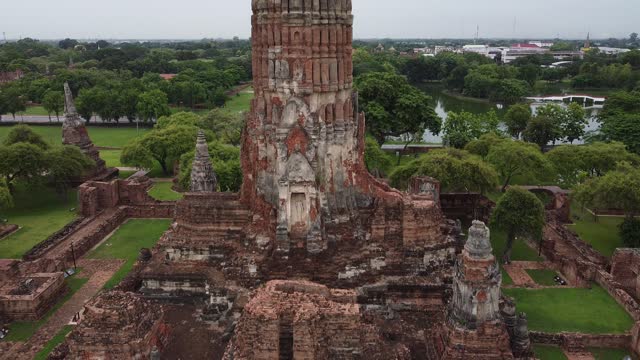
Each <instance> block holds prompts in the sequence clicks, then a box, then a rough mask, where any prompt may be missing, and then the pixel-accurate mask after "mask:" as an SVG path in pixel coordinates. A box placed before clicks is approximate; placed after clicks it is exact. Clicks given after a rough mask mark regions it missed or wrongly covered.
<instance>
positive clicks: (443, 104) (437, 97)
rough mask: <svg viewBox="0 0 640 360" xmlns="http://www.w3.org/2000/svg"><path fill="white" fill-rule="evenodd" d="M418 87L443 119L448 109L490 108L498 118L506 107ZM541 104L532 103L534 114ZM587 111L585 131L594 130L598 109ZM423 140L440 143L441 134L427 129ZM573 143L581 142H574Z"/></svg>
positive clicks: (437, 87)
mask: <svg viewBox="0 0 640 360" xmlns="http://www.w3.org/2000/svg"><path fill="white" fill-rule="evenodd" d="M419 88H420V89H421V90H422V91H423V92H424V93H425V94H427V95H429V96H430V97H431V99H432V104H431V105H432V106H433V107H434V109H435V111H436V114H438V116H439V117H440V118H441V119H442V120H443V121H447V113H448V112H450V111H454V112H461V111H466V112H469V113H472V114H483V113H486V112H488V111H491V110H495V112H496V114H498V117H499V118H502V117H503V116H504V114H505V113H506V109H505V108H504V107H503V106H502V105H501V104H495V103H491V102H488V101H483V100H475V99H465V98H460V97H456V96H452V95H449V94H447V93H446V91H445V88H444V87H443V86H442V85H439V84H435V85H432V84H426V85H421V86H419ZM563 92H564V91H563V90H562V89H559V88H555V87H554V88H549V89H548V90H547V91H545V92H544V93H543V94H541V95H551V94H560V93H563ZM542 105H543V104H540V103H532V104H531V110H532V111H533V113H534V114H535V112H536V109H537V108H538V107H540V106H542ZM559 105H561V106H566V105H565V104H559ZM585 110H586V112H587V119H588V120H589V124H588V125H587V129H586V130H587V132H589V131H596V130H598V129H599V128H600V124H599V123H598V122H597V120H596V117H597V115H598V111H599V110H600V109H597V108H587V109H585ZM423 140H424V141H425V142H427V143H442V136H441V134H440V135H434V134H432V133H430V132H428V131H427V133H425V135H424V137H423ZM575 143H581V141H579V142H574V144H575Z"/></svg>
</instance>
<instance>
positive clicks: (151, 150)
mask: <svg viewBox="0 0 640 360" xmlns="http://www.w3.org/2000/svg"><path fill="white" fill-rule="evenodd" d="M197 132H198V129H197V128H196V127H194V126H183V125H179V126H168V127H166V128H157V129H154V130H152V131H150V132H148V133H146V134H145V135H144V136H143V137H141V138H138V139H135V140H133V141H132V142H131V143H129V144H127V145H126V146H125V147H124V149H123V150H122V155H121V156H120V160H121V162H122V163H123V164H126V165H130V166H135V167H139V168H147V169H150V168H152V167H153V163H154V162H156V163H158V165H160V167H161V168H162V172H163V173H164V174H165V175H169V174H170V173H171V169H172V164H173V162H174V161H178V160H179V159H180V157H181V156H182V155H183V154H185V153H187V152H189V151H190V150H192V148H193V146H194V144H195V140H196V136H197Z"/></svg>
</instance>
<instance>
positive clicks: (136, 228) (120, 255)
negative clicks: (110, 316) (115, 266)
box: [87, 219, 171, 289]
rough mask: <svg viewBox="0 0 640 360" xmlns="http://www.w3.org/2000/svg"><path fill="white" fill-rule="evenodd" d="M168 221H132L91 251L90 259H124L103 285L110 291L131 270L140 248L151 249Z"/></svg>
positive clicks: (165, 228) (166, 227) (169, 221)
mask: <svg viewBox="0 0 640 360" xmlns="http://www.w3.org/2000/svg"><path fill="white" fill-rule="evenodd" d="M169 224H171V220H169V219H132V220H129V221H128V222H127V223H125V224H124V225H122V226H121V227H120V228H119V229H118V230H117V231H116V232H115V233H114V234H113V235H112V236H111V237H110V238H108V239H107V240H106V241H105V242H104V243H102V245H100V246H99V247H98V248H97V249H95V250H94V251H92V252H91V253H90V254H89V255H88V256H87V257H88V258H90V259H124V260H126V263H125V264H124V265H122V267H121V268H120V270H118V272H116V273H115V274H114V275H113V277H112V278H111V279H110V280H109V281H108V282H107V283H106V284H105V286H104V288H105V289H112V288H113V287H115V286H116V285H118V284H119V283H120V281H122V279H124V278H125V277H126V276H127V274H129V272H130V271H131V269H133V265H134V264H135V262H136V259H137V258H138V252H139V251H140V249H142V248H152V247H153V246H154V245H155V243H156V242H158V240H160V236H162V234H163V233H164V232H165V231H166V230H167V229H168V228H169Z"/></svg>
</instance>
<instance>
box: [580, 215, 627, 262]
mask: <svg viewBox="0 0 640 360" xmlns="http://www.w3.org/2000/svg"><path fill="white" fill-rule="evenodd" d="M571 211H572V214H573V222H574V224H575V225H569V229H571V230H572V231H575V232H576V233H577V234H578V236H580V238H581V239H582V240H584V241H586V242H587V243H589V244H591V246H593V248H594V249H596V250H597V251H598V252H600V253H601V254H602V255H604V256H607V257H611V255H613V252H614V251H615V250H616V249H617V248H619V247H624V244H623V243H622V239H621V238H620V234H619V231H618V226H619V225H620V224H621V223H622V221H623V219H622V218H619V217H606V216H599V217H598V222H595V219H594V217H593V215H591V214H590V213H587V212H583V211H582V210H581V209H580V208H579V207H577V206H574V207H572V209H571Z"/></svg>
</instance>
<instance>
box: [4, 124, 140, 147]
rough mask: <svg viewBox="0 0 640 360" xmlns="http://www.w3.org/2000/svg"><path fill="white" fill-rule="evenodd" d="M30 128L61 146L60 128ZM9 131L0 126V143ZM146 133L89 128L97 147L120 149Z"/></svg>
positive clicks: (50, 142) (130, 129)
mask: <svg viewBox="0 0 640 360" xmlns="http://www.w3.org/2000/svg"><path fill="white" fill-rule="evenodd" d="M31 128H32V129H33V131H35V132H36V133H38V134H40V135H42V137H43V138H44V139H45V141H46V142H48V143H49V144H52V145H60V144H62V128H61V127H60V126H58V125H47V126H31ZM9 131H11V127H10V126H0V142H2V141H4V139H5V138H6V137H7V134H8V133H9ZM148 131H149V129H146V128H140V130H138V131H136V129H135V128H128V127H127V128H124V127H122V128H104V127H91V126H89V136H90V137H91V140H92V141H93V143H94V144H95V145H96V146H99V147H113V148H122V147H124V146H125V145H126V144H127V143H128V142H129V141H131V140H132V139H135V138H136V137H137V136H142V135H144V134H145V133H146V132H148Z"/></svg>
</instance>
